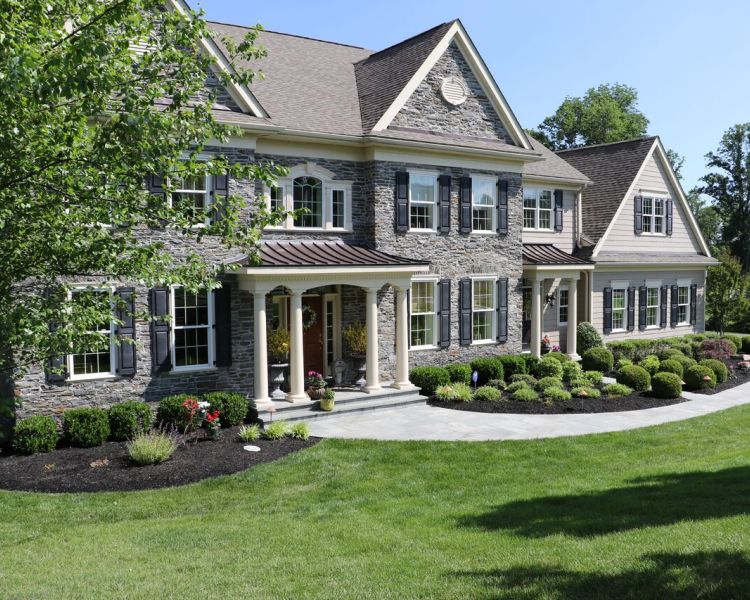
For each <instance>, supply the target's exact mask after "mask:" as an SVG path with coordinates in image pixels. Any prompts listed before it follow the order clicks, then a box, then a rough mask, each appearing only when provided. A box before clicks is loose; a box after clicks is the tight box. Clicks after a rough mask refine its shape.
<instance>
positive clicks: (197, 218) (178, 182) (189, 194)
mask: <svg viewBox="0 0 750 600" xmlns="http://www.w3.org/2000/svg"><path fill="white" fill-rule="evenodd" d="M170 185H171V187H172V193H171V194H169V206H170V207H171V208H173V209H175V210H179V211H181V212H182V213H183V214H184V215H185V217H186V218H188V219H189V220H190V221H192V222H193V223H195V224H196V225H199V224H202V223H205V222H206V221H207V217H206V209H207V208H208V207H209V205H210V203H211V176H210V175H208V174H206V175H189V176H186V177H171V178H170Z"/></svg>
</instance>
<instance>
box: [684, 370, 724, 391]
mask: <svg viewBox="0 0 750 600" xmlns="http://www.w3.org/2000/svg"><path fill="white" fill-rule="evenodd" d="M683 379H685V385H686V386H687V388H688V389H689V390H706V389H713V388H715V387H716V374H715V373H714V372H713V370H712V369H710V368H709V367H706V366H703V365H693V366H692V367H690V368H689V369H688V370H687V371H685V375H684V376H683Z"/></svg>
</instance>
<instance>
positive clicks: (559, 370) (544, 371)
mask: <svg viewBox="0 0 750 600" xmlns="http://www.w3.org/2000/svg"><path fill="white" fill-rule="evenodd" d="M537 371H538V373H539V377H557V378H558V379H562V376H563V367H562V363H560V361H559V360H557V359H556V358H552V357H551V356H550V355H549V354H547V355H546V356H545V357H544V358H542V360H540V361H539V366H538V367H537Z"/></svg>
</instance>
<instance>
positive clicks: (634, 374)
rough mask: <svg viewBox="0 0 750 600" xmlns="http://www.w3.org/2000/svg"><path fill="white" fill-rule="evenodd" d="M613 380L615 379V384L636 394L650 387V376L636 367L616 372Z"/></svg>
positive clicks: (624, 368) (642, 369)
mask: <svg viewBox="0 0 750 600" xmlns="http://www.w3.org/2000/svg"><path fill="white" fill-rule="evenodd" d="M615 379H617V383H621V384H623V385H626V386H628V387H630V388H633V389H634V390H635V391H636V392H645V391H646V390H647V389H648V388H649V387H651V375H649V374H648V371H646V369H644V368H643V367H639V366H638V365H630V366H628V367H623V368H622V369H620V370H619V371H617V375H616V376H615Z"/></svg>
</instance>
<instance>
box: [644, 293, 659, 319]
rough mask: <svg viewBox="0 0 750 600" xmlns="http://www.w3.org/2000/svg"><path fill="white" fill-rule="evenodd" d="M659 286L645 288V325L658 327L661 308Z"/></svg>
mask: <svg viewBox="0 0 750 600" xmlns="http://www.w3.org/2000/svg"><path fill="white" fill-rule="evenodd" d="M660 293H661V292H660V288H659V287H648V288H646V327H658V325H659V311H660V309H661V298H660Z"/></svg>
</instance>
